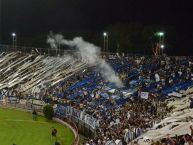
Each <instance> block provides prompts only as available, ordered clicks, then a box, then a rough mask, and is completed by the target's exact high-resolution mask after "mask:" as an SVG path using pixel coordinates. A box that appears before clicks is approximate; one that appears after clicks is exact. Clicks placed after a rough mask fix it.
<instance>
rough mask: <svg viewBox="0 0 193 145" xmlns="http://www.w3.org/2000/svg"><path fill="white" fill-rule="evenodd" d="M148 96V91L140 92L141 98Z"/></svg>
mask: <svg viewBox="0 0 193 145" xmlns="http://www.w3.org/2000/svg"><path fill="white" fill-rule="evenodd" d="M148 97H149V92H141V98H142V99H148Z"/></svg>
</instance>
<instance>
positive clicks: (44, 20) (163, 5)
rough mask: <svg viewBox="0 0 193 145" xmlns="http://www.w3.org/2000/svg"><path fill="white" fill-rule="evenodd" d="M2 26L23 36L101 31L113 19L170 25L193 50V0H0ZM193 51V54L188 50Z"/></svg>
mask: <svg viewBox="0 0 193 145" xmlns="http://www.w3.org/2000/svg"><path fill="white" fill-rule="evenodd" d="M1 1H2V8H1V12H2V24H3V26H2V29H3V37H4V39H6V37H8V35H9V34H10V32H13V31H14V32H17V33H19V35H20V36H23V37H33V36H35V35H38V34H41V33H45V32H49V30H54V31H56V32H63V31H80V30H81V31H84V30H89V31H94V32H97V31H98V32H99V33H100V32H101V31H103V30H105V28H106V27H107V26H109V25H112V24H116V23H130V22H136V23H141V24H158V25H170V26H172V27H174V29H175V30H176V31H177V33H178V35H180V40H179V41H181V42H182V44H181V45H180V44H179V48H177V49H178V50H180V49H183V51H184V52H187V54H188V53H192V50H193V44H192V40H193V4H192V3H191V0H190V1H188V0H116V1H115V0H1ZM192 55H193V54H192Z"/></svg>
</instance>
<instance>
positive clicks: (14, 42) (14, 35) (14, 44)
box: [11, 32, 17, 48]
mask: <svg viewBox="0 0 193 145" xmlns="http://www.w3.org/2000/svg"><path fill="white" fill-rule="evenodd" d="M11 35H12V38H13V39H12V40H13V48H15V46H16V42H17V35H16V33H14V32H13V33H12V34H11Z"/></svg>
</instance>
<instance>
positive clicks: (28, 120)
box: [0, 108, 74, 145]
mask: <svg viewBox="0 0 193 145" xmlns="http://www.w3.org/2000/svg"><path fill="white" fill-rule="evenodd" d="M51 127H55V128H56V129H57V130H58V135H57V140H58V141H59V143H60V144H61V145H71V144H72V142H73V139H74V136H73V133H72V132H71V130H70V129H69V128H67V127H65V126H63V125H60V124H58V123H55V122H47V121H46V119H45V118H43V117H38V119H37V121H33V120H32V115H31V113H26V112H21V111H16V110H12V109H2V108H0V145H12V144H13V143H15V144H16V145H52V144H53V141H52V140H51V135H50V134H51Z"/></svg>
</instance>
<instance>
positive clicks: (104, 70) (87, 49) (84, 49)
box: [47, 34, 123, 87]
mask: <svg viewBox="0 0 193 145" xmlns="http://www.w3.org/2000/svg"><path fill="white" fill-rule="evenodd" d="M47 43H49V44H50V46H51V47H52V48H57V47H58V46H59V45H68V46H69V47H71V48H76V49H77V50H78V53H80V55H81V58H82V59H83V60H87V63H88V64H89V65H96V66H97V68H98V69H99V71H100V73H101V74H102V76H103V78H104V79H105V80H106V81H109V82H111V83H115V85H116V86H117V87H122V86H123V83H122V81H121V80H120V78H119V76H117V75H116V74H115V72H114V70H113V69H112V67H111V66H110V65H109V64H108V63H107V62H106V61H105V60H104V59H102V58H101V57H100V54H101V50H100V48H99V47H97V46H95V45H94V44H91V43H89V42H86V41H84V40H83V39H82V38H81V37H76V38H74V39H73V40H65V39H64V37H63V36H62V35H61V34H56V35H54V36H48V39H47Z"/></svg>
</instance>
